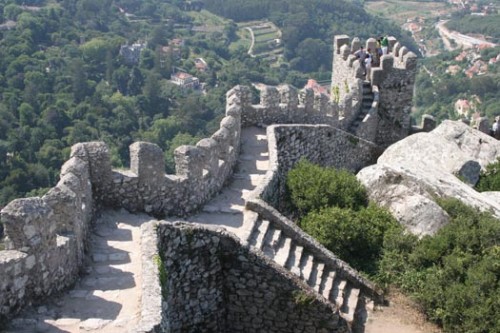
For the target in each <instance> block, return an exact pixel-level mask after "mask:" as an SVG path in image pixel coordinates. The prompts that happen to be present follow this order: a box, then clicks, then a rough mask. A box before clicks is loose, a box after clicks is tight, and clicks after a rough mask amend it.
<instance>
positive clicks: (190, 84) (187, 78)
mask: <svg viewBox="0 0 500 333" xmlns="http://www.w3.org/2000/svg"><path fill="white" fill-rule="evenodd" d="M170 80H171V82H172V83H174V84H176V85H178V86H179V87H181V88H183V89H198V88H199V87H200V79H198V78H197V77H195V76H192V75H191V74H188V73H184V72H177V73H174V74H172V75H171V76H170Z"/></svg>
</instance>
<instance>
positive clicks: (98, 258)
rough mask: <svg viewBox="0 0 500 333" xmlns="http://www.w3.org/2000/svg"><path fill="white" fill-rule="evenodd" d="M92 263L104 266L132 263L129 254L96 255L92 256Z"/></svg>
mask: <svg viewBox="0 0 500 333" xmlns="http://www.w3.org/2000/svg"><path fill="white" fill-rule="evenodd" d="M92 261H93V262H94V263H102V264H104V263H117V262H130V256H129V254H128V253H127V252H114V253H94V254H92Z"/></svg>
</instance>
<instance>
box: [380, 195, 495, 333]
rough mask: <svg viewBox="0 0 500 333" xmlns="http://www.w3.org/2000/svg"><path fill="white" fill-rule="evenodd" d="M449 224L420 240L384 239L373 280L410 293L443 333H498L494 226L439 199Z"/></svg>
mask: <svg viewBox="0 0 500 333" xmlns="http://www.w3.org/2000/svg"><path fill="white" fill-rule="evenodd" d="M439 204H440V205H441V206H442V207H443V209H444V210H446V212H447V213H448V214H449V215H450V217H451V222H450V224H448V225H447V226H445V227H443V228H442V229H440V230H439V231H438V232H437V233H436V235H434V236H433V237H431V236H426V237H424V238H422V239H421V240H417V239H416V238H415V237H412V236H407V235H403V236H401V235H391V233H388V234H387V236H386V239H385V240H384V253H383V259H382V260H381V261H380V271H381V273H379V277H381V278H382V280H383V281H384V282H393V283H396V284H397V285H399V286H400V287H402V288H403V289H404V290H406V291H408V292H410V293H412V294H413V296H414V297H415V299H416V300H417V301H418V302H419V303H420V304H421V305H422V307H423V309H424V311H425V312H426V314H427V315H428V317H429V318H430V319H432V320H433V321H435V322H437V323H438V324H440V325H442V326H443V328H444V330H445V331H446V332H453V333H466V332H467V333H486V332H489V333H492V332H500V312H499V311H498V309H499V308H500V307H499V306H500V297H499V295H500V259H499V258H500V245H499V244H500V221H499V220H498V219H496V218H495V217H493V216H492V215H491V214H489V213H484V212H480V211H479V210H477V209H475V208H471V207H468V206H466V205H465V204H463V203H462V202H460V201H458V200H456V199H446V200H440V201H439Z"/></svg>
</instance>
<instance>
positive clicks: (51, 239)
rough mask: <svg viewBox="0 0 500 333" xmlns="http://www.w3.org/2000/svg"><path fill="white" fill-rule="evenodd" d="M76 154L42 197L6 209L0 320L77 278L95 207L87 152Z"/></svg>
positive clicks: (18, 201)
mask: <svg viewBox="0 0 500 333" xmlns="http://www.w3.org/2000/svg"><path fill="white" fill-rule="evenodd" d="M79 147H80V146H79V145H76V146H75V147H74V148H73V150H72V153H71V158H70V159H69V160H68V161H67V162H66V163H65V164H64V165H63V167H62V169H61V180H60V181H59V183H58V184H57V185H56V186H55V187H54V188H52V189H51V190H50V191H49V192H48V193H47V194H46V195H44V196H43V197H42V198H26V199H16V200H14V201H12V202H11V203H9V204H8V205H7V206H6V207H5V208H4V209H3V210H2V212H1V219H2V223H4V226H5V234H6V235H7V237H8V238H7V243H6V245H7V251H0V323H1V322H2V320H5V318H6V316H7V315H8V314H9V313H11V312H14V311H16V310H18V309H20V308H21V307H22V306H24V305H25V304H27V303H28V302H30V301H31V300H33V299H38V298H41V297H44V296H47V295H50V294H52V293H54V292H57V291H60V290H62V289H64V288H66V287H68V286H70V285H71V284H73V283H74V281H75V280H76V278H77V277H78V273H79V269H80V267H81V265H82V263H83V259H84V249H85V245H86V238H87V235H88V233H89V227H90V223H91V220H92V215H93V212H94V200H93V196H92V189H91V184H90V182H89V177H90V176H89V168H88V163H87V162H86V158H87V156H84V155H80V157H82V158H83V159H82V158H80V157H77V156H76V151H77V150H78V148H79Z"/></svg>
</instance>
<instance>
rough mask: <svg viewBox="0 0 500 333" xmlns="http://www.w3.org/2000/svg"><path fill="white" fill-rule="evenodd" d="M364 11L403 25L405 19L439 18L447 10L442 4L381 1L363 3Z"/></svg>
mask: <svg viewBox="0 0 500 333" xmlns="http://www.w3.org/2000/svg"><path fill="white" fill-rule="evenodd" d="M365 7H366V10H367V11H368V12H370V13H374V14H376V15H379V16H381V17H385V18H387V19H389V20H392V21H394V22H396V23H398V24H400V25H401V24H403V23H405V22H406V19H408V18H413V17H416V16H418V17H426V18H430V17H436V16H440V15H442V14H443V13H444V12H445V9H446V8H448V5H447V4H446V3H443V2H437V1H436V2H419V1H404V0H383V1H369V2H365Z"/></svg>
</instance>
